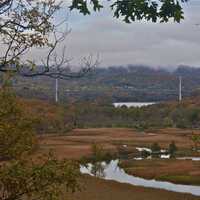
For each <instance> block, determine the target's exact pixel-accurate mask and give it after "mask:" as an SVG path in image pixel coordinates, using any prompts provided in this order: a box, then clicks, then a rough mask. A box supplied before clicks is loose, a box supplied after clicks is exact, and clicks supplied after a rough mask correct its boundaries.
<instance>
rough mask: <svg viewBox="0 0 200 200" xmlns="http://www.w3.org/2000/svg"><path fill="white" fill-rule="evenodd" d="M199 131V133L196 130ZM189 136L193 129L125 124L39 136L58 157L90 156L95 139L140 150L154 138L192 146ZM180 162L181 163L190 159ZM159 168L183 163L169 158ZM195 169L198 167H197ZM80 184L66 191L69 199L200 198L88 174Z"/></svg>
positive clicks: (173, 168) (106, 144) (189, 166)
mask: <svg viewBox="0 0 200 200" xmlns="http://www.w3.org/2000/svg"><path fill="white" fill-rule="evenodd" d="M197 134H200V133H198V132H197ZM190 137H191V131H190V130H180V129H164V130H157V131H150V132H148V133H141V132H137V131H135V130H133V129H125V128H98V129H95V128H90V129H75V130H73V131H71V132H69V133H67V134H65V135H56V134H54V135H44V136H40V137H39V146H40V152H48V151H49V150H50V149H51V150H53V152H54V154H55V155H56V157H57V158H59V159H63V158H72V159H80V158H81V157H82V156H87V155H89V154H90V153H91V144H92V143H94V142H96V143H100V144H102V145H103V147H104V148H105V149H106V150H108V151H110V152H115V151H117V148H118V147H122V146H123V145H127V149H128V150H129V151H132V152H137V151H136V149H135V148H136V147H150V145H151V144H152V143H153V142H158V143H159V144H160V145H161V147H162V148H166V147H167V146H168V145H169V143H170V142H171V141H172V140H173V141H175V143H176V145H177V146H178V148H179V149H191V147H192V145H193V144H192V142H191V140H190ZM180 162H181V166H182V165H183V163H184V162H187V161H180ZM184 165H185V166H187V167H186V168H185V170H188V171H190V172H191V171H192V170H193V169H194V166H193V164H191V161H189V162H187V163H185V164H184ZM137 166H138V168H137V172H138V173H141V174H139V175H141V176H144V173H143V172H144V171H142V170H141V168H139V166H140V164H138V165H137ZM144 166H145V164H143V168H144V169H147V168H145V167H144ZM150 166H151V164H149V165H147V164H146V167H148V168H149V167H150ZM167 166H168V167H167ZM170 166H171V167H170ZM140 167H141V166H140ZM134 169H136V168H134ZM139 169H140V170H139ZM151 169H152V170H153V171H154V172H155V171H156V170H155V168H154V167H153V168H152V166H151ZM156 169H158V168H156ZM159 169H160V170H163V172H166V171H169V172H172V171H174V172H175V173H176V172H178V171H179V169H180V165H179V164H178V163H174V164H173V163H172V165H171V164H170V165H169V162H168V163H167V162H166V163H165V164H162V165H160V168H159ZM195 169H196V171H197V168H195ZM146 171H147V170H146ZM149 172H150V173H149V174H146V175H145V176H146V177H147V178H148V176H149V175H151V176H152V177H153V176H154V175H155V174H152V171H151V170H150V171H149ZM158 172H159V170H158ZM182 172H183V171H182ZM198 176H199V174H198ZM149 178H151V177H149ZM81 186H82V187H81V188H82V190H81V191H80V192H76V193H75V194H73V195H71V194H67V195H69V196H68V197H69V199H70V200H122V199H124V200H199V197H194V196H192V195H188V194H181V193H175V192H169V191H165V190H159V189H151V188H143V187H136V186H132V185H129V184H122V183H117V182H115V181H106V180H103V179H97V178H94V177H89V176H83V177H82V178H81Z"/></svg>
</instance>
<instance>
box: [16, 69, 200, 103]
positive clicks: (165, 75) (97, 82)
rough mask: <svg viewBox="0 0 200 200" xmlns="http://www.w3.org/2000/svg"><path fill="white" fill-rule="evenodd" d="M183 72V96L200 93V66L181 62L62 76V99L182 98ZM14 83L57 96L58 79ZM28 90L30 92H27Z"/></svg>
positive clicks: (37, 95)
mask: <svg viewBox="0 0 200 200" xmlns="http://www.w3.org/2000/svg"><path fill="white" fill-rule="evenodd" d="M179 76H181V77H182V80H183V81H182V90H183V96H184V97H188V96H191V95H198V90H199V88H200V69H199V68H193V67H187V66H179V67H178V68H176V69H175V70H174V71H171V72H170V71H167V70H165V69H154V68H150V67H146V66H131V65H129V66H127V67H123V66H121V67H108V68H96V69H95V70H94V71H92V72H90V73H88V74H87V75H86V76H84V77H82V78H78V79H70V80H59V97H60V100H61V101H80V100H81V101H95V100H98V99H101V100H104V101H105V100H106V101H110V102H111V101H112V102H128V101H129V102H130V101H140V102H145V101H165V100H176V99H178V89H179ZM13 86H14V88H15V90H16V91H17V93H18V94H19V95H20V96H23V97H28V98H29V97H30V98H39V99H47V100H50V101H53V100H54V93H55V80H54V79H50V78H46V77H37V78H31V79H30V78H29V79H27V78H21V77H20V78H16V79H15V80H13ZM24 91H26V92H24Z"/></svg>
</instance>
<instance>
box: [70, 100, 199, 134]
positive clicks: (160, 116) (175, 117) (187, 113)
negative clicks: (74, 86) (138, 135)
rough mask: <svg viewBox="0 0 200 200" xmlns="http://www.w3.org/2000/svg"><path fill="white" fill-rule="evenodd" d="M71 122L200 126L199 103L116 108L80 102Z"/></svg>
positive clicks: (79, 124) (141, 126)
mask: <svg viewBox="0 0 200 200" xmlns="http://www.w3.org/2000/svg"><path fill="white" fill-rule="evenodd" d="M194 101H196V100H194ZM71 120H72V121H71V122H72V124H73V126H74V127H77V128H89V127H133V128H137V129H138V130H145V129H149V128H165V127H177V128H200V105H198V104H194V103H192V102H191V101H185V102H182V103H176V102H173V103H161V104H156V105H151V106H148V107H142V108H135V107H131V108H127V107H126V106H122V107H118V108H115V107H114V106H112V105H108V104H107V105H106V104H104V105H102V104H97V103H80V104H76V105H74V111H73V117H72V118H71Z"/></svg>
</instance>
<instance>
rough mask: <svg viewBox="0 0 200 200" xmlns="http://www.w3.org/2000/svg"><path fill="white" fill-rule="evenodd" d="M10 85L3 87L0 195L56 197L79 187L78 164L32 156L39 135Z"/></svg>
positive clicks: (10, 198)
mask: <svg viewBox="0 0 200 200" xmlns="http://www.w3.org/2000/svg"><path fill="white" fill-rule="evenodd" d="M24 114H25V112H23V107H21V106H20V104H18V103H17V99H16V97H15V96H14V95H13V93H12V91H11V90H10V89H8V88H2V89H1V90H0V199H1V200H22V199H23V200H24V199H29V200H35V199H37V200H44V199H45V200H46V199H49V200H50V199H51V200H54V199H55V200H56V199H65V195H64V194H65V193H66V192H69V191H71V192H74V191H76V190H77V189H79V185H78V177H79V165H78V164H77V163H76V162H73V161H67V160H62V161H58V160H56V159H55V158H54V157H53V156H52V155H51V154H49V156H42V157H38V156H33V155H32V154H31V153H32V152H33V151H34V150H35V148H36V147H37V139H36V135H35V134H34V130H33V128H32V119H31V118H30V117H29V118H28V117H27V116H25V115H24Z"/></svg>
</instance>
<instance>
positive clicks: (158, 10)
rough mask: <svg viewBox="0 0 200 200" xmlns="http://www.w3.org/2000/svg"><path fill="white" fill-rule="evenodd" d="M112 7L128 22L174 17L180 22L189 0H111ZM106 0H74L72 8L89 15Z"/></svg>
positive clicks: (163, 20) (100, 7) (166, 20)
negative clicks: (183, 4) (184, 4)
mask: <svg viewBox="0 0 200 200" xmlns="http://www.w3.org/2000/svg"><path fill="white" fill-rule="evenodd" d="M107 1H108V2H109V3H110V4H109V6H110V8H111V9H112V11H113V13H114V17H115V18H122V19H123V20H124V21H125V22H126V23H131V22H134V21H137V20H145V21H152V22H157V21H160V22H168V21H169V20H170V19H173V20H174V21H175V22H180V21H181V20H182V19H184V12H183V8H182V5H181V4H182V3H185V2H187V1H188V0H115V1H109V0H107ZM103 4H105V2H104V3H103V1H102V2H101V1H100V0H91V1H85V0H72V4H71V5H70V9H71V10H74V9H77V10H79V12H80V13H82V14H84V15H88V14H90V13H91V10H94V11H100V10H101V9H102V8H103V7H104V5H103Z"/></svg>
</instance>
